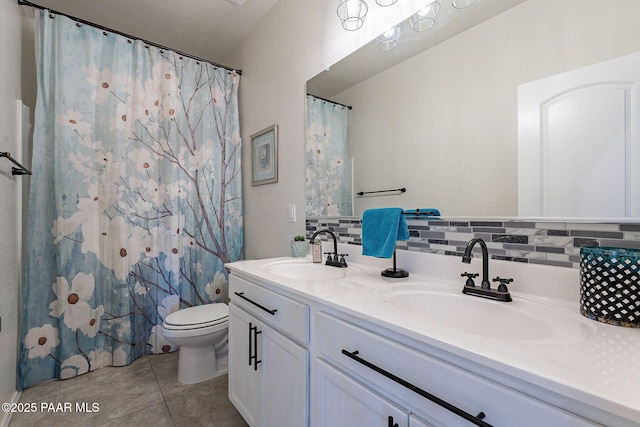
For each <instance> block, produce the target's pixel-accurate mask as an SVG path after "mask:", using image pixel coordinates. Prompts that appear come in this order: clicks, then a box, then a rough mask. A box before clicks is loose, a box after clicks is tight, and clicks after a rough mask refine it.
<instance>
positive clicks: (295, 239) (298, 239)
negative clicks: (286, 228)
mask: <svg viewBox="0 0 640 427" xmlns="http://www.w3.org/2000/svg"><path fill="white" fill-rule="evenodd" d="M293 240H294V241H296V242H304V236H300V235H298V236H294V238H293Z"/></svg>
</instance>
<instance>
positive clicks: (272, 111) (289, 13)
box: [224, 0, 424, 258]
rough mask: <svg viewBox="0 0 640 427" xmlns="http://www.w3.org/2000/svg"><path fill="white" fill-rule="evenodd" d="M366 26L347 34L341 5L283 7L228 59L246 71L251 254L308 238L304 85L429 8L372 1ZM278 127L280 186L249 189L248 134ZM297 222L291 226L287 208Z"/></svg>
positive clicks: (415, 1) (246, 175)
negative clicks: (301, 236) (339, 14)
mask: <svg viewBox="0 0 640 427" xmlns="http://www.w3.org/2000/svg"><path fill="white" fill-rule="evenodd" d="M368 3H369V14H368V15H367V17H366V20H365V24H364V26H363V27H362V28H361V29H360V30H358V31H355V32H348V31H345V30H343V29H342V27H341V26H340V23H339V20H338V18H337V14H336V7H337V4H338V2H337V1H327V0H320V1H318V0H280V1H279V2H278V4H277V5H276V6H275V7H274V8H273V10H272V11H271V12H270V13H269V15H268V16H267V17H266V19H265V20H264V21H263V22H262V23H261V24H260V25H259V26H258V27H257V28H256V29H255V30H254V31H253V33H252V34H251V35H250V36H249V37H248V38H247V39H246V40H245V41H244V42H243V43H242V44H241V45H240V46H238V47H237V48H235V49H234V53H233V55H231V57H229V58H227V59H226V60H225V61H224V63H225V65H228V66H232V67H237V68H240V69H242V72H243V74H242V78H241V80H240V120H241V123H240V126H241V136H242V140H243V150H242V151H243V158H242V161H243V194H244V224H245V248H246V251H245V255H246V257H247V258H264V257H272V256H281V255H288V254H289V240H291V238H292V237H293V236H294V235H296V234H303V233H304V204H305V197H304V189H305V186H304V177H305V174H304V143H305V124H304V99H305V82H306V81H307V80H308V79H309V78H311V77H312V76H314V75H316V74H318V73H319V72H321V71H322V70H323V69H325V68H327V67H328V66H330V65H332V64H333V63H335V62H337V61H338V60H339V59H341V58H342V57H344V56H346V55H347V54H348V53H350V52H353V51H354V50H356V49H357V48H358V47H360V46H362V45H364V44H365V43H366V42H368V41H369V40H371V39H373V38H374V37H375V36H377V35H378V34H380V33H382V32H383V31H385V30H386V29H388V28H389V27H391V26H392V25H394V24H395V23H397V22H400V21H401V20H402V19H404V18H406V17H408V16H409V15H411V13H412V12H414V11H416V10H418V9H419V8H420V7H421V6H424V4H423V0H403V1H400V2H398V3H396V4H395V5H393V6H390V7H386V8H382V7H379V6H377V5H376V4H375V2H373V1H369V2H368ZM274 123H277V124H278V130H279V151H280V156H279V177H278V183H276V184H267V185H262V186H251V156H250V154H251V153H250V143H251V141H250V138H249V137H250V135H251V134H253V133H255V132H257V131H259V130H261V129H263V128H265V127H267V126H270V125H272V124H274ZM289 204H295V205H296V207H297V212H298V215H297V216H298V218H297V222H296V223H293V224H292V223H289V222H288V219H287V206H288V205H289Z"/></svg>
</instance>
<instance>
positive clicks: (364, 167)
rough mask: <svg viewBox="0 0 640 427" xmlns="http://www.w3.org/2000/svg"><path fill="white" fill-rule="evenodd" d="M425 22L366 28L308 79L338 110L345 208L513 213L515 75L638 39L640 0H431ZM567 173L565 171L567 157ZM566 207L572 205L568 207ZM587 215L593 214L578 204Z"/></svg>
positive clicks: (604, 53) (633, 46)
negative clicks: (435, 10)
mask: <svg viewBox="0 0 640 427" xmlns="http://www.w3.org/2000/svg"><path fill="white" fill-rule="evenodd" d="M440 3H441V10H440V13H439V15H438V19H437V22H436V25H435V26H434V27H433V28H432V29H430V30H428V31H426V32H423V33H415V34H414V32H413V30H412V29H411V28H410V27H409V26H408V23H403V25H404V31H403V34H402V36H403V37H404V36H406V37H405V38H403V37H401V39H400V42H399V45H398V46H397V47H396V48H395V49H392V50H389V51H383V50H380V49H378V47H377V44H376V42H375V40H374V41H373V42H371V43H369V44H368V45H366V46H364V47H363V48H362V49H360V50H358V51H357V52H354V53H353V54H352V55H350V56H349V57H347V58H344V59H343V60H342V61H340V62H339V63H337V64H335V65H333V66H332V67H331V68H330V69H329V70H328V71H324V72H322V73H320V74H319V75H317V76H315V77H314V78H312V79H311V80H309V81H308V82H307V92H308V93H311V94H313V95H317V96H319V97H322V98H327V99H331V100H332V101H336V102H339V103H342V104H346V105H350V106H352V107H353V109H352V110H351V111H349V113H348V138H349V154H350V156H352V158H353V187H354V188H353V191H354V193H357V192H360V191H378V190H385V189H395V188H403V187H404V188H406V189H407V191H406V192H405V193H401V192H391V193H380V194H374V195H371V196H363V197H358V196H355V197H354V200H353V204H354V214H355V215H358V216H359V215H361V214H362V212H363V211H364V210H365V209H368V208H372V207H384V206H401V207H404V208H407V209H411V208H428V207H434V208H438V209H439V210H440V211H441V212H442V215H443V216H445V217H450V216H472V217H478V216H499V217H517V216H518V139H519V136H518V87H519V86H522V85H524V84H527V83H530V82H533V81H537V80H540V79H545V78H548V77H550V76H554V75H557V74H560V73H566V72H569V71H571V70H576V69H581V68H582V67H587V66H590V65H592V64H597V63H601V62H603V61H608V60H611V59H614V58H618V57H621V56H624V55H628V54H631V53H634V52H637V51H640V26H638V25H637V22H636V21H637V19H636V18H635V17H637V16H639V14H640V2H637V1H635V0H611V1H610V2H607V8H606V10H604V9H603V8H602V7H601V6H602V3H601V2H600V1H595V0H526V1H522V0H478V1H477V2H476V3H475V4H474V5H473V6H471V7H469V8H467V9H463V10H456V9H454V8H452V7H451V4H450V2H449V1H446V0H441V1H440ZM567 163H568V164H567V165H566V168H567V169H566V174H567V176H568V175H571V174H572V173H573V172H572V169H571V164H570V163H571V162H567ZM571 216H574V215H571ZM588 216H593V215H588Z"/></svg>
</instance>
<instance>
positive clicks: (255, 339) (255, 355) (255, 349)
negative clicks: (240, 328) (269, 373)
mask: <svg viewBox="0 0 640 427" xmlns="http://www.w3.org/2000/svg"><path fill="white" fill-rule="evenodd" d="M261 333H262V331H259V330H258V327H257V326H256V327H255V328H254V329H253V370H254V371H257V370H258V363H262V360H258V334H261Z"/></svg>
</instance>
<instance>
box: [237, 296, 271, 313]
mask: <svg viewBox="0 0 640 427" xmlns="http://www.w3.org/2000/svg"><path fill="white" fill-rule="evenodd" d="M234 294H236V295H238V296H239V297H240V298H242V299H243V300H245V301H248V302H250V303H251V304H253V305H255V306H256V307H258V308H261V309H263V310H264V311H266V312H267V313H269V314H270V315H272V316H275V314H276V311H278V310H277V309H273V310H271V309H269V308H267V307H265V306H264V305H262V304H258V303H257V302H255V301H253V300H251V299H249V298H247V297H245V296H244V292H234Z"/></svg>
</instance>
